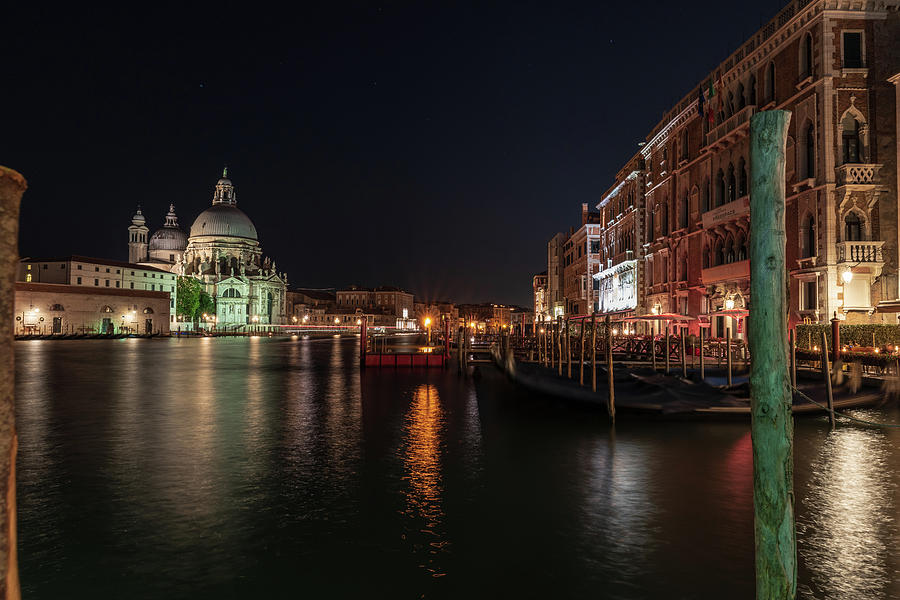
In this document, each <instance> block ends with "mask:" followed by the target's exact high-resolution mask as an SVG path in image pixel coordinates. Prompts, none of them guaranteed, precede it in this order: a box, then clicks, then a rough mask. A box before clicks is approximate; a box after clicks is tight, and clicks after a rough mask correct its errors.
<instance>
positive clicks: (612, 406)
mask: <svg viewBox="0 0 900 600" xmlns="http://www.w3.org/2000/svg"><path fill="white" fill-rule="evenodd" d="M606 383H607V385H608V386H609V389H608V393H609V400H608V401H607V404H606V409H607V411H609V419H610V421H612V424H613V425H615V424H616V384H615V381H614V379H613V350H612V325H611V324H610V319H609V315H606Z"/></svg>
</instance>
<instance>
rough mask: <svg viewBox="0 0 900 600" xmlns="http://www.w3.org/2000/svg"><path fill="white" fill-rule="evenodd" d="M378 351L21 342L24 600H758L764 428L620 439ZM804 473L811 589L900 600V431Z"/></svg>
mask: <svg viewBox="0 0 900 600" xmlns="http://www.w3.org/2000/svg"><path fill="white" fill-rule="evenodd" d="M356 357H357V342H356V340H355V339H346V338H345V339H338V338H334V339H331V338H328V339H318V340H308V339H307V340H305V339H290V338H250V339H246V338H231V339H225V338H222V339H208V338H207V339H182V340H178V339H160V340H96V341H60V342H51V341H30V342H18V343H17V344H16V372H17V375H16V377H17V385H16V389H17V419H18V431H19V459H18V507H19V560H20V572H21V579H22V587H23V597H25V598H28V599H37V598H40V599H44V598H53V599H57V598H82V597H84V598H88V597H90V598H129V599H137V598H192V599H199V598H238V597H240V598H301V597H305V598H588V597H591V598H717V599H720V598H752V597H753V501H752V454H751V441H750V430H749V423H743V422H741V423H683V422H646V421H644V422H642V421H638V420H636V419H634V418H631V419H629V418H628V417H627V416H625V415H622V416H621V422H620V423H619V424H618V425H617V427H616V429H615V431H612V430H611V429H610V427H609V425H608V423H607V421H606V418H605V416H604V415H603V414H602V413H599V412H597V411H595V410H587V409H577V408H573V407H569V406H564V405H560V404H559V403H556V402H554V401H552V400H549V399H547V398H543V397H539V396H534V395H531V394H528V393H526V392H523V391H521V390H518V389H516V388H515V387H513V386H512V385H511V384H510V383H509V382H507V381H506V380H505V379H503V378H502V377H501V376H500V375H499V374H498V373H496V372H494V371H492V370H490V369H486V368H485V369H481V370H479V372H478V373H477V374H476V376H474V377H471V378H461V377H459V376H458V375H457V373H456V369H455V368H453V369H451V370H447V371H438V370H432V371H430V372H425V371H415V372H411V371H396V372H395V371H385V372H379V371H377V370H374V369H372V370H368V371H366V372H364V373H360V371H359V368H358V364H357V360H356ZM857 414H859V415H861V416H866V417H868V418H873V419H878V420H889V421H893V422H900V411H898V410H897V409H896V408H889V409H884V410H878V411H875V410H873V411H859V412H858V413H857ZM795 457H796V458H795V465H796V467H795V477H796V494H797V516H798V529H799V552H800V580H801V594H800V597H802V598H810V599H811V598H818V599H824V598H829V599H831V598H834V599H838V598H839V599H842V600H846V599H855V598H865V599H880V598H900V519H898V517H900V508H898V507H900V495H898V493H897V490H898V485H900V431H897V430H883V429H862V428H856V427H846V426H844V427H839V428H838V430H837V431H836V432H834V433H831V432H829V430H828V427H827V423H826V422H825V421H823V420H821V419H816V418H812V419H810V418H805V419H800V420H798V421H797V427H796V441H795Z"/></svg>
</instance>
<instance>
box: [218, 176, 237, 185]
mask: <svg viewBox="0 0 900 600" xmlns="http://www.w3.org/2000/svg"><path fill="white" fill-rule="evenodd" d="M216 185H234V184H232V183H231V180H230V179H228V178H227V177H223V178H222V179H220V180H219V183H217V184H216Z"/></svg>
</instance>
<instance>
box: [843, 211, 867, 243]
mask: <svg viewBox="0 0 900 600" xmlns="http://www.w3.org/2000/svg"><path fill="white" fill-rule="evenodd" d="M862 239H863V228H862V220H861V219H860V218H859V215H857V214H856V213H855V212H849V213H847V216H846V217H844V241H845V242H859V241H862Z"/></svg>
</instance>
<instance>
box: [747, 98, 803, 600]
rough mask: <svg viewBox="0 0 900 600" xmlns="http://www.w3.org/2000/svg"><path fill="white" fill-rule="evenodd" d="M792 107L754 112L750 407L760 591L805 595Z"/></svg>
mask: <svg viewBox="0 0 900 600" xmlns="http://www.w3.org/2000/svg"><path fill="white" fill-rule="evenodd" d="M790 116H791V113H790V112H788V111H780V110H776V111H763V112H761V113H758V114H756V115H754V116H753V117H752V118H751V120H750V197H751V198H752V199H753V200H752V203H753V207H752V209H751V211H750V297H751V298H752V302H751V303H750V319H749V323H748V325H749V327H748V334H749V335H748V338H749V343H750V347H751V350H752V352H753V357H754V360H753V361H752V362H751V363H750V409H751V415H752V425H751V435H752V439H753V511H754V525H755V533H756V597H757V599H758V600H789V599H790V600H793V599H794V598H795V597H796V595H797V535H796V530H795V526H794V456H793V442H794V423H793V417H792V414H791V388H790V385H791V382H790V376H789V374H788V368H787V347H786V341H787V336H786V335H785V333H786V330H787V298H786V290H787V281H786V273H787V272H786V270H785V241H786V236H785V223H784V212H785V196H784V163H785V142H786V140H787V128H788V122H789V120H790Z"/></svg>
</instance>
